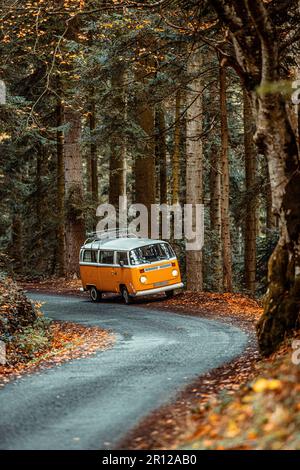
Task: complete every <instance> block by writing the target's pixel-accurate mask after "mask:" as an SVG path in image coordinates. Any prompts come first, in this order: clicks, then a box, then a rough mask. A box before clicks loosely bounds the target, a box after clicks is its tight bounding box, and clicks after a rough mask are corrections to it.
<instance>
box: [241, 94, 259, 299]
mask: <svg viewBox="0 0 300 470" xmlns="http://www.w3.org/2000/svg"><path fill="white" fill-rule="evenodd" d="M243 101H244V148H245V180H246V215H245V255H244V265H245V284H246V288H247V289H248V290H249V291H250V292H251V293H252V294H254V293H255V286H256V233H257V195H256V187H255V184H256V170H257V163H256V149H255V144H254V123H253V115H252V110H251V103H250V102H249V97H248V95H247V93H246V91H244V92H243Z"/></svg>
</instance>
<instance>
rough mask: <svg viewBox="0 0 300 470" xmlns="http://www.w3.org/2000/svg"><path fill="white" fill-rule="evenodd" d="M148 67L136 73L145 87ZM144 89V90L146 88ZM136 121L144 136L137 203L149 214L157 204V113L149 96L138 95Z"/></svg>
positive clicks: (138, 164)
mask: <svg viewBox="0 0 300 470" xmlns="http://www.w3.org/2000/svg"><path fill="white" fill-rule="evenodd" d="M146 65H147V64H141V65H140V70H139V72H138V73H136V77H137V80H138V81H139V82H141V83H142V84H143V85H144V87H147V78H145V76H146V75H147V72H146V70H147V69H146ZM144 87H143V88H144ZM136 121H137V124H138V125H139V127H140V129H141V131H142V136H141V138H140V142H139V148H138V152H137V155H136V158H135V162H134V169H133V170H134V187H135V202H136V203H139V204H144V205H145V206H146V207H147V209H148V213H149V224H148V225H149V228H150V210H151V204H155V188H156V182H155V139H154V130H155V112H154V106H153V103H152V102H151V100H150V99H149V94H148V93H147V94H145V93H138V94H137V96H136Z"/></svg>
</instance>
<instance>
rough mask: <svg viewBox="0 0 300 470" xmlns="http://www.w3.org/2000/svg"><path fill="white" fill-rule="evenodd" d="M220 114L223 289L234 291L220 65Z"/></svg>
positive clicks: (223, 85) (223, 79)
mask: <svg viewBox="0 0 300 470" xmlns="http://www.w3.org/2000/svg"><path fill="white" fill-rule="evenodd" d="M220 113H221V188H222V197H221V217H222V230H221V232H222V252H223V287H224V290H225V291H226V292H231V291H232V265H231V240H230V214H229V161H228V122H227V105H226V70H225V68H224V67H222V66H221V65H220Z"/></svg>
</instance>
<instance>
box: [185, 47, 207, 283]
mask: <svg viewBox="0 0 300 470" xmlns="http://www.w3.org/2000/svg"><path fill="white" fill-rule="evenodd" d="M201 66H202V57H201V53H200V52H199V51H197V52H195V51H192V53H191V56H190V61H189V64H188V70H189V73H190V74H191V77H193V78H194V79H193V80H191V82H190V84H189V87H188V90H187V94H186V97H187V107H188V110H187V118H186V125H187V128H186V203H187V204H193V205H194V206H195V204H202V202H203V187H202V186H203V148H202V119H203V117H202V114H203V109H202V107H203V106H202V105H203V102H202V101H203V100H202V89H203V84H202V80H201V76H200V70H201ZM194 215H195V214H194ZM193 219H194V220H193V229H195V218H193ZM186 277H187V289H188V290H192V291H200V290H202V283H203V275H202V250H189V251H187V252H186Z"/></svg>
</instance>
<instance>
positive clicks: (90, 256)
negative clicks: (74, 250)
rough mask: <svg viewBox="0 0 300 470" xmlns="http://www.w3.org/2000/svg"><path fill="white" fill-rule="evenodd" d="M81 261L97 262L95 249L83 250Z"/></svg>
mask: <svg viewBox="0 0 300 470" xmlns="http://www.w3.org/2000/svg"><path fill="white" fill-rule="evenodd" d="M83 261H84V262H85V263H97V251H95V250H84V253H83Z"/></svg>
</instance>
